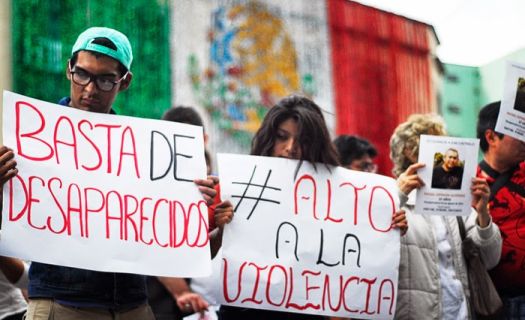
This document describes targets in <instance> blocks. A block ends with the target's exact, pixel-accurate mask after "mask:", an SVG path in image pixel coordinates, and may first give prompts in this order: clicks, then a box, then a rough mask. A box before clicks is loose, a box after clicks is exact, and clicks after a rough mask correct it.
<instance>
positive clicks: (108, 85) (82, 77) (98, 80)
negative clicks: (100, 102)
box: [69, 65, 129, 92]
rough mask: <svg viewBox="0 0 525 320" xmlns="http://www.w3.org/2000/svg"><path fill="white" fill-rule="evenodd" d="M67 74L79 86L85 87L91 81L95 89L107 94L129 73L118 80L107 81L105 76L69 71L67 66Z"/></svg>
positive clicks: (84, 71) (82, 71) (81, 71)
mask: <svg viewBox="0 0 525 320" xmlns="http://www.w3.org/2000/svg"><path fill="white" fill-rule="evenodd" d="M69 73H70V74H71V80H73V82H74V83H76V84H78V85H79V86H87V85H88V84H89V83H90V82H91V81H94V82H95V85H96V86H97V88H98V89H99V90H101V91H104V92H109V91H111V90H113V88H115V86H116V85H117V83H119V82H121V81H122V80H124V78H126V76H127V75H128V73H129V71H127V72H126V74H124V75H123V76H122V78H120V79H118V80H116V81H115V80H112V79H108V78H107V77H106V76H97V75H94V74H92V73H89V72H87V71H86V70H82V69H80V70H71V65H69Z"/></svg>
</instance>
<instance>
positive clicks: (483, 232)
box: [465, 178, 502, 270]
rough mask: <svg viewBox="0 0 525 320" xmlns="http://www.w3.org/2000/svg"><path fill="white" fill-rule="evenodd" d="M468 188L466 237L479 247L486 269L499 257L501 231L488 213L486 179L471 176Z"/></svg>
mask: <svg viewBox="0 0 525 320" xmlns="http://www.w3.org/2000/svg"><path fill="white" fill-rule="evenodd" d="M470 190H471V194H472V212H471V214H470V216H469V217H468V218H467V221H466V222H465V228H466V230H467V237H468V238H471V239H472V241H473V242H474V243H475V244H476V245H477V246H478V247H479V249H480V256H481V260H482V261H483V263H484V264H485V267H486V268H487V270H488V269H491V268H493V267H495V266H496V265H497V264H498V262H499V259H500V257H501V246H502V238H501V233H500V231H499V228H498V226H497V225H496V224H495V223H492V218H491V217H490V214H489V207H488V199H489V195H490V188H489V186H488V184H487V182H486V180H485V179H481V178H473V179H472V184H471V188H470Z"/></svg>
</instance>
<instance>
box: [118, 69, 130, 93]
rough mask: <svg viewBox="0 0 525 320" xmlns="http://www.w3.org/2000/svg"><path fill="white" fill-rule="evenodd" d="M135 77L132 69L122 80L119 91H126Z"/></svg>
mask: <svg viewBox="0 0 525 320" xmlns="http://www.w3.org/2000/svg"><path fill="white" fill-rule="evenodd" d="M132 79H133V73H131V71H129V72H128V75H127V76H126V77H125V78H124V79H122V81H120V87H119V89H118V91H124V90H126V89H127V88H128V87H129V85H130V84H131V80H132Z"/></svg>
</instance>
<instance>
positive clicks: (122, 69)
mask: <svg viewBox="0 0 525 320" xmlns="http://www.w3.org/2000/svg"><path fill="white" fill-rule="evenodd" d="M93 43H95V44H98V45H101V46H104V47H107V48H110V49H113V50H117V46H116V45H115V44H114V43H113V41H111V40H109V39H108V38H105V37H99V38H95V39H94V40H93ZM79 51H87V52H89V53H91V54H92V55H94V56H95V57H97V58H99V57H102V56H105V54H102V53H100V52H95V51H90V50H79ZM79 51H77V52H75V53H73V55H72V56H71V58H70V59H69V61H70V65H71V68H73V66H74V65H75V63H77V58H78V53H79ZM115 61H117V62H118V71H119V73H120V76H121V77H123V76H124V75H125V74H126V72H128V68H126V67H125V66H124V65H123V64H122V63H121V62H120V61H118V60H115Z"/></svg>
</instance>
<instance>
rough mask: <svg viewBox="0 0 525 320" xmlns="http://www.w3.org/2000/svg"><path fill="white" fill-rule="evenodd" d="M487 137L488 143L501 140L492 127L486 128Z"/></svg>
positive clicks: (491, 143)
mask: <svg viewBox="0 0 525 320" xmlns="http://www.w3.org/2000/svg"><path fill="white" fill-rule="evenodd" d="M485 139H486V140H487V143H488V144H489V146H490V145H493V144H494V143H496V142H497V141H499V140H500V137H498V135H497V134H496V132H494V130H492V129H487V130H485Z"/></svg>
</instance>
